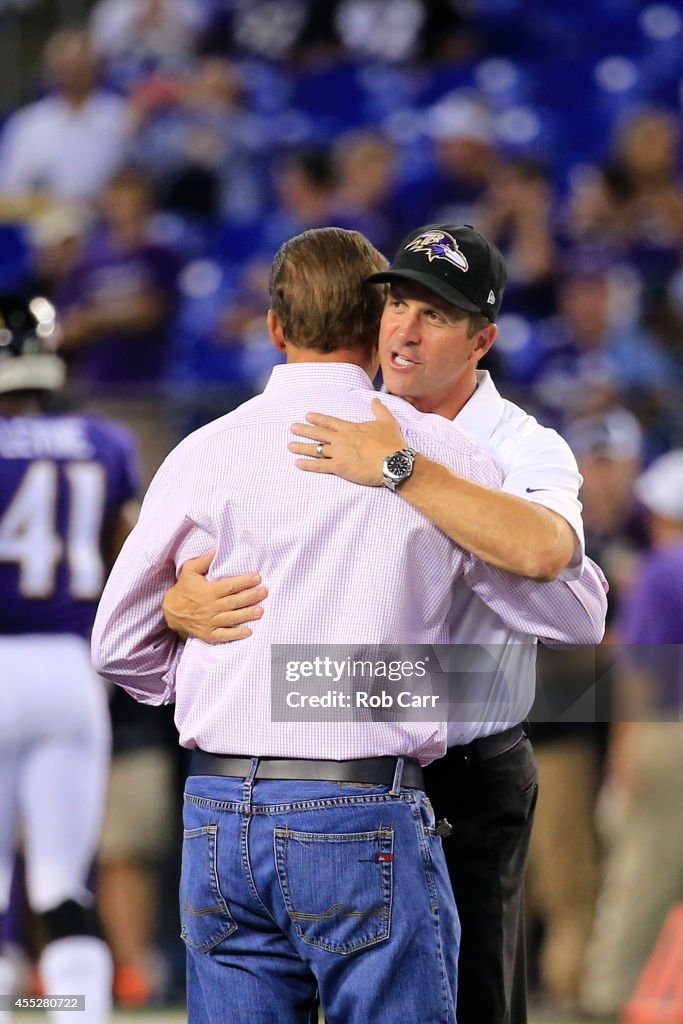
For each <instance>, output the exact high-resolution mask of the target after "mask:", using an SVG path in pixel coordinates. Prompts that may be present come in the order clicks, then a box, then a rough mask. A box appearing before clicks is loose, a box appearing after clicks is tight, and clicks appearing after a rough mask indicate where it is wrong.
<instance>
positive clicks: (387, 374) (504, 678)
mask: <svg viewBox="0 0 683 1024" xmlns="http://www.w3.org/2000/svg"><path fill="white" fill-rule="evenodd" d="M505 279H506V272H505V266H504V263H503V259H502V257H501V255H500V253H499V252H498V250H497V249H496V247H495V246H493V245H492V244H491V243H490V242H489V241H488V240H487V239H485V238H484V237H483V236H482V235H480V234H479V233H478V232H477V231H475V230H474V229H473V228H471V227H468V226H453V225H430V226H427V227H423V228H421V229H419V230H418V231H416V232H413V233H412V234H411V235H409V236H408V237H407V238H406V239H404V241H403V243H402V244H401V246H400V248H399V251H398V254H397V256H396V258H395V260H394V262H393V263H392V265H391V266H390V267H389V269H388V270H387V271H386V272H381V273H379V274H373V275H372V277H371V278H370V280H371V281H374V282H377V283H384V282H388V283H389V285H390V289H389V294H388V297H387V301H386V305H385V309H384V314H383V317H382V323H381V327H380V340H379V350H380V358H381V362H382V370H383V375H384V382H385V386H386V388H387V390H388V391H390V392H392V393H393V394H396V395H399V396H401V397H403V398H406V399H408V401H410V402H411V403H412V404H413V405H414V406H415V407H416V408H417V409H419V410H421V411H423V412H428V413H436V414H439V415H440V416H444V417H446V418H449V419H454V420H455V422H456V424H457V426H458V427H460V428H461V429H463V430H464V431H465V432H466V433H470V434H471V435H472V436H473V437H474V438H475V440H476V442H477V444H478V445H479V446H480V447H482V448H484V449H485V450H487V451H488V452H489V454H491V455H492V456H493V458H494V460H495V461H497V462H498V463H499V465H500V466H501V467H502V468H503V470H504V473H505V479H504V481H503V490H502V491H497V492H496V491H492V490H489V489H487V488H484V487H478V486H476V485H473V484H471V483H470V482H469V481H467V480H464V479H463V478H460V477H457V476H456V475H455V474H453V473H451V472H450V471H449V470H448V469H446V468H445V467H443V466H441V465H439V464H438V463H436V462H433V461H431V460H429V459H427V458H425V457H424V456H422V455H420V454H419V453H416V452H415V451H413V450H412V449H408V448H406V447H405V442H404V440H403V438H402V436H401V433H400V431H399V430H398V428H397V426H396V424H395V421H394V420H393V417H392V416H391V415H390V414H389V413H388V411H387V410H386V408H385V407H384V406H383V405H382V403H381V402H379V401H378V400H375V402H374V408H375V415H376V417H377V419H376V420H374V421H370V422H366V423H348V422H346V421H343V420H339V419H336V418H333V417H328V416H323V415H320V414H311V415H310V416H309V417H307V418H308V420H309V423H307V424H295V425H294V426H293V430H294V432H295V433H296V434H297V435H298V436H299V437H305V438H309V439H310V440H309V442H308V443H305V442H301V441H296V442H292V443H290V446H289V447H290V449H291V450H292V451H293V452H295V453H297V454H300V455H306V456H308V458H306V459H302V460H300V461H299V462H298V463H297V465H298V466H299V467H300V468H301V469H303V470H307V471H309V472H310V471H312V472H332V473H336V474H338V475H341V476H344V477H346V478H347V479H350V480H352V481H354V482H356V483H361V484H366V485H371V486H381V485H382V484H384V485H385V486H387V487H389V488H390V489H391V490H394V491H396V493H397V494H398V495H400V496H401V498H402V499H405V500H406V501H408V502H409V503H410V504H412V505H414V506H415V507H416V508H417V509H419V510H420V511H421V512H423V513H424V514H425V515H427V516H428V517H429V518H430V519H432V520H433V522H435V523H436V525H437V526H439V527H440V528H441V529H442V530H443V531H444V532H445V533H447V534H448V535H449V536H450V537H451V538H452V539H454V540H455V541H456V542H457V543H458V544H460V545H461V546H462V547H464V548H466V549H467V550H469V551H471V552H473V553H474V554H475V555H477V556H479V557H480V558H482V559H483V560H485V561H487V562H489V563H491V564H493V565H494V566H498V567H500V568H502V569H506V570H508V571H512V572H515V573H517V574H519V575H522V576H528V577H530V578H532V579H535V580H537V581H542V580H551V579H554V578H555V577H557V576H558V575H559V574H562V578H563V579H565V578H566V579H567V582H566V583H561V582H559V581H558V582H556V583H552V584H548V585H547V586H548V587H549V590H548V608H547V616H548V620H549V624H550V625H553V624H554V623H555V622H556V620H557V616H558V611H557V606H555V607H554V606H553V598H552V594H554V593H556V592H557V591H556V589H555V590H553V589H552V588H556V587H557V586H562V587H567V588H569V589H570V590H571V592H572V593H573V594H574V595H575V597H576V602H577V609H579V608H580V609H581V614H582V615H583V623H584V627H583V631H581V630H579V629H578V628H577V630H576V631H575V634H574V635H572V636H571V639H572V640H573V642H576V643H593V642H598V641H599V639H600V637H601V635H602V629H603V626H604V614H605V606H606V602H605V597H604V590H603V587H602V577H601V574H600V572H599V570H597V569H595V568H594V567H593V566H592V565H591V564H590V563H589V562H587V563H586V567H585V569H584V570H583V572H582V567H583V528H582V524H581V514H580V509H581V506H580V504H579V501H578V496H577V495H578V489H579V486H580V482H581V480H580V476H579V474H578V470H577V467H576V462H575V460H574V458H573V456H572V454H571V451H570V450H569V448H568V447H567V445H566V444H565V442H564V441H563V440H562V438H560V437H559V436H558V435H557V434H556V433H555V432H554V431H551V430H547V429H545V428H543V427H541V426H539V425H538V424H537V423H536V421H535V420H534V419H533V418H532V417H530V416H527V414H526V413H524V412H523V410H521V409H519V408H518V407H517V406H514V405H512V403H509V402H506V401H505V400H504V399H503V398H502V397H501V396H500V395H499V394H498V392H497V390H496V389H495V387H494V385H493V382H492V381H491V379H490V377H489V375H488V374H487V373H485V372H482V371H478V370H477V364H478V362H479V360H480V359H481V358H482V357H483V356H484V355H485V354H486V352H487V351H488V350H489V349H490V347H491V345H492V344H493V342H494V340H495V337H496V334H497V327H496V324H495V318H496V316H497V314H498V310H499V309H500V304H501V300H502V295H503V289H504V286H505ZM311 442H313V443H311ZM568 566H571V568H567V567H568ZM579 577H580V579H579ZM266 582H267V581H266ZM223 583H225V581H223ZM528 585H529V587H530V588H532V587H537V586H539V587H540V586H544V584H543V583H541V582H536V583H531V582H529V584H528ZM207 586H211V587H218V586H219V584H218V583H214V584H210V585H208V584H207ZM225 592H226V591H225V590H223V594H225ZM214 596H216V597H218V596H219V594H218V593H216V594H215V595H214ZM207 598H208V592H207ZM165 607H166V610H167V612H170V611H175V612H176V613H177V617H176V619H175V622H171V625H175V626H176V627H182V628H184V629H185V631H188V632H192V633H193V634H195V635H197V634H198V635H200V636H202V638H208V636H207V634H206V633H205V632H203V633H199V632H198V628H197V627H198V623H197V620H196V618H195V620H194V622H193V623H192V625H191V628H189V629H188V625H189V623H188V619H187V618H185V619H184V620H183V616H182V614H181V609H182V605H175V606H174V605H173V603H172V602H169V601H168V600H167V604H166V606H165ZM226 607H227V605H225V604H224V605H223V609H225V608H226ZM586 609H589V611H588V612H587V611H586ZM255 616H256V612H254V610H253V609H251V610H250V614H249V615H245V616H244V618H240V617H236V618H235V619H234V620H233V619H225V618H223V619H222V620H221V624H222V625H225V624H226V623H228V622H230V624H231V625H236V624H237V623H238V622H244V621H247V620H248V618H251V617H255ZM578 619H579V615H578V612H577V620H576V621H577V623H578ZM586 620H589V621H590V622H591V624H592V632H587V631H586V629H585V622H586ZM450 622H451V624H452V627H451V629H450V641H451V643H452V644H468V645H482V647H483V645H486V649H487V650H492V649H493V650H497V651H498V652H499V654H500V657H499V659H498V660H499V665H498V669H497V671H496V672H494V673H493V674H491V675H490V676H489V679H490V684H489V683H488V682H487V685H486V692H485V693H483V694H481V693H477V702H476V711H475V710H472V708H471V707H470V708H467V707H461V706H458V708H457V709H456V711H455V712H453V713H452V716H451V717H453V714H457V716H458V720H457V721H450V722H449V730H448V735H449V746H450V749H449V752H448V754H447V755H446V757H445V758H443V759H441V760H440V761H439V762H438V763H437V764H436V765H435V766H434V768H433V769H432V772H431V795H432V799H433V801H434V803H435V807H436V811H437V815H438V816H439V817H441V816H445V817H447V818H448V819H449V820H450V821H451V822H452V824H453V826H454V830H453V834H452V836H451V837H450V838H449V839H448V840H447V842H446V844H445V846H444V850H445V852H446V856H447V859H448V861H449V871H450V874H451V881H452V883H453V888H454V891H455V895H456V902H457V903H458V909H459V913H460V917H461V922H462V945H461V951H460V960H459V992H458V1021H459V1024H522V1022H524V1021H525V1020H526V983H525V961H524V938H523V874H524V867H525V863H526V855H527V850H528V843H529V834H530V829H531V819H532V814H533V808H534V804H535V798H536V768H535V762H534V758H533V753H532V751H531V747H530V745H529V742H528V739H527V738H526V732H525V729H524V727H523V725H522V724H521V723H522V722H523V721H524V719H525V717H526V715H527V714H528V711H529V709H530V707H531V704H532V703H533V697H534V686H535V638H531V637H528V636H525V635H524V634H523V633H521V632H516V631H515V630H512V629H510V628H508V627H507V626H505V625H504V624H503V623H502V621H501V620H500V619H499V618H498V616H497V615H496V614H495V612H493V611H491V610H490V609H487V608H486V607H485V606H484V604H483V603H482V602H481V601H480V600H479V599H478V598H476V597H473V595H472V594H471V592H469V591H467V588H460V589H459V588H454V591H453V605H452V610H451V616H450ZM521 628H523V627H522V626H521V625H520V629H521ZM569 632H571V629H570V630H569ZM234 635H235V634H234V633H232V634H231V631H230V630H219V631H218V632H217V633H216V632H214V634H213V636H212V637H211V638H212V639H213V640H225V639H232V638H233V637H234ZM508 680H510V683H509V684H508Z"/></svg>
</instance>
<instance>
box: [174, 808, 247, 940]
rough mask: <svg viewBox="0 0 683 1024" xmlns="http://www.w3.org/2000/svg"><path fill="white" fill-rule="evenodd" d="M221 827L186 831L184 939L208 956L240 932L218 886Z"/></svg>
mask: <svg viewBox="0 0 683 1024" xmlns="http://www.w3.org/2000/svg"><path fill="white" fill-rule="evenodd" d="M217 840H218V826H217V825H206V826H205V827H203V828H192V829H185V831H184V832H183V863H182V869H181V872H180V937H181V939H182V940H183V942H186V943H187V945H188V946H193V947H194V948H195V949H198V950H200V951H201V952H202V953H207V952H208V951H209V950H210V949H213V947H214V946H217V945H218V943H219V942H221V941H222V940H223V939H225V938H227V937H228V935H232V933H233V932H234V931H235V929H236V928H237V925H236V924H235V922H234V921H233V919H232V917H231V916H230V911H229V910H228V905H227V903H226V902H225V900H224V899H223V896H222V894H221V890H220V886H219V884H218V867H217V861H216V858H217V847H218V842H217Z"/></svg>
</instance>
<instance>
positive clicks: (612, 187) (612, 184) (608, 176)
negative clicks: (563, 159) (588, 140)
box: [561, 164, 631, 256]
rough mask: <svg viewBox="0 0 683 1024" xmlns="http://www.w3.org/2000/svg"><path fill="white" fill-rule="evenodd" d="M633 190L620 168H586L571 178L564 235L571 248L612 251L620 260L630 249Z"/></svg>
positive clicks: (613, 165) (605, 166)
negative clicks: (630, 212) (592, 248)
mask: <svg viewBox="0 0 683 1024" xmlns="http://www.w3.org/2000/svg"><path fill="white" fill-rule="evenodd" d="M630 198H631V187H630V183H629V180H628V176H627V174H626V172H625V170H624V169H623V167H621V166H617V165H616V164H604V165H601V166H597V167H592V166H584V167H581V168H578V169H576V170H575V171H574V173H573V174H572V175H571V178H570V182H569V195H568V197H567V201H566V204H565V208H564V211H563V215H562V225H561V234H562V236H563V239H564V241H565V242H566V243H567V244H568V245H569V246H571V247H575V248H588V247H591V246H594V247H596V248H599V247H602V248H603V249H608V248H609V249H610V250H611V251H612V252H614V253H615V254H618V255H619V256H621V255H622V254H623V252H624V251H625V249H626V248H627V245H628V238H629V228H630V223H631V222H630V218H629V201H630Z"/></svg>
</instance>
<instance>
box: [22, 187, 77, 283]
mask: <svg viewBox="0 0 683 1024" xmlns="http://www.w3.org/2000/svg"><path fill="white" fill-rule="evenodd" d="M89 226H90V215H89V213H88V211H87V210H86V209H84V208H83V207H81V206H75V205H73V204H68V203H60V204H58V205H54V206H51V207H50V208H49V209H47V210H45V211H44V212H43V213H41V214H40V215H39V216H38V217H36V218H35V220H34V221H33V223H32V224H31V241H32V246H33V258H34V266H33V280H32V284H31V291H32V292H33V294H35V295H46V296H47V297H48V298H54V296H55V294H56V292H58V291H59V290H60V289H61V287H62V285H63V284H64V282H65V281H66V279H67V278H68V277H69V275H70V274H71V273H72V271H73V270H74V268H75V266H76V264H77V263H78V261H79V259H80V257H81V254H82V249H83V244H84V240H85V235H86V233H87V230H88V228H89Z"/></svg>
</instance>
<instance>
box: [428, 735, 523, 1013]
mask: <svg viewBox="0 0 683 1024" xmlns="http://www.w3.org/2000/svg"><path fill="white" fill-rule="evenodd" d="M482 746H483V745H482ZM477 751H478V744H477V743H476V742H475V743H474V744H472V745H471V746H469V747H451V748H449V750H448V752H447V753H446V755H445V757H442V758H439V759H438V760H437V761H434V762H433V763H432V764H430V765H428V766H427V767H426V768H425V769H424V773H425V782H426V789H427V793H428V795H429V797H430V799H431V801H432V803H433V805H434V811H435V814H436V818H437V821H438V820H439V819H440V818H444V817H445V818H447V819H448V821H449V822H450V824H451V825H452V826H453V831H452V833H451V835H450V836H448V837H447V838H445V839H444V853H445V855H446V861H447V864H448V871H449V874H450V878H451V883H452V885H453V892H454V894H455V902H456V904H457V907H458V913H459V915H460V923H461V927H462V939H461V945H460V955H459V960H458V1004H457V1017H458V1024H526V1020H527V1007H526V947H525V938H524V872H525V869H526V862H527V855H528V851H529V840H530V836H531V825H532V821H533V814H534V808H535V806H536V796H537V792H538V776H537V772H536V761H535V759H534V754H533V750H532V748H531V744H530V742H529V740H528V738H527V737H526V736H525V737H524V738H522V739H521V740H520V741H519V742H518V743H517V744H516V745H515V746H514V747H512V748H511V749H510V750H506V751H504V752H503V753H500V754H498V755H496V756H494V757H492V758H489V759H486V760H485V759H481V758H480V757H479V756H478V754H477Z"/></svg>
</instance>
